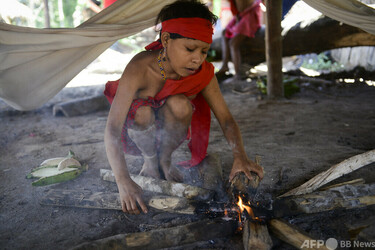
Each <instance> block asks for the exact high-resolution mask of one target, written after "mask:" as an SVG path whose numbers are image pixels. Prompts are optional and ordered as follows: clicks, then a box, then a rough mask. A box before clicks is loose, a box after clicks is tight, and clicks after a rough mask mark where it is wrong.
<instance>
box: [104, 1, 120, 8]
mask: <svg viewBox="0 0 375 250" xmlns="http://www.w3.org/2000/svg"><path fill="white" fill-rule="evenodd" d="M116 1H117V0H104V2H103V8H107V7H108V6H110V5H111V4H113V3H114V2H116Z"/></svg>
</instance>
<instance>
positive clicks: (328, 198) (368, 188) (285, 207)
mask: <svg viewBox="0 0 375 250" xmlns="http://www.w3.org/2000/svg"><path fill="white" fill-rule="evenodd" d="M374 204H375V184H358V185H354V186H353V185H344V186H339V187H334V188H331V189H329V190H326V191H320V192H314V193H310V194H304V195H298V196H289V197H285V198H281V199H277V200H276V201H275V202H274V213H275V216H276V217H280V216H289V215H296V214H300V213H307V214H311V213H318V212H323V211H329V210H335V209H354V208H360V207H365V206H370V205H374Z"/></svg>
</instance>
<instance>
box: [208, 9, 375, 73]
mask: <svg viewBox="0 0 375 250" xmlns="http://www.w3.org/2000/svg"><path fill="white" fill-rule="evenodd" d="M282 34H283V35H282V40H283V44H282V56H283V57H286V56H293V55H302V54H309V53H321V52H323V51H327V50H331V49H337V48H344V47H356V46H375V35H372V34H370V33H367V32H365V31H363V30H361V29H359V28H356V27H353V26H350V25H346V24H341V23H340V22H338V21H336V20H333V19H331V18H329V17H325V16H321V17H320V18H319V19H317V20H312V21H311V22H310V23H309V24H306V26H302V25H301V23H297V24H296V25H295V26H294V27H293V28H291V29H290V30H287V31H286V30H283V31H282ZM211 50H213V51H215V56H214V57H213V58H211V60H213V61H220V60H221V59H222V49H221V40H220V39H215V40H214V41H213V43H212V44H211ZM241 60H242V63H244V64H248V65H250V66H256V65H258V64H259V63H262V62H265V61H266V58H265V27H264V26H263V27H261V28H260V29H259V30H258V31H257V33H256V34H255V37H254V38H248V39H246V40H245V41H244V42H243V44H241Z"/></svg>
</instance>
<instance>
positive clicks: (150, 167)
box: [139, 154, 161, 179]
mask: <svg viewBox="0 0 375 250" xmlns="http://www.w3.org/2000/svg"><path fill="white" fill-rule="evenodd" d="M143 159H144V163H143V166H142V169H141V172H140V173H139V175H142V176H147V177H152V178H155V179H160V178H161V176H160V172H159V164H158V157H157V155H156V154H155V155H154V156H152V157H147V156H144V157H143Z"/></svg>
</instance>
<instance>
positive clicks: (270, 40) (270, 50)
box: [266, 0, 284, 99]
mask: <svg viewBox="0 0 375 250" xmlns="http://www.w3.org/2000/svg"><path fill="white" fill-rule="evenodd" d="M266 6H267V12H266V14H267V24H266V61H267V68H268V71H267V81H268V84H267V96H268V98H270V99H277V98H282V97H284V84H283V81H282V78H283V73H282V71H281V70H282V64H283V63H282V60H281V59H282V58H281V57H282V38H281V10H282V1H271V0H266Z"/></svg>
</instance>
